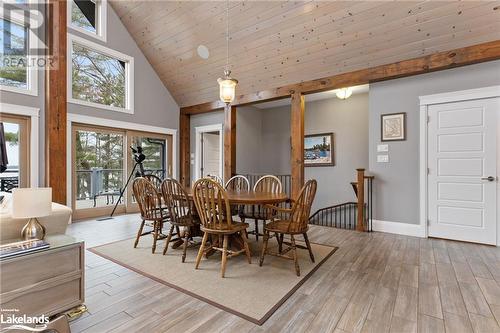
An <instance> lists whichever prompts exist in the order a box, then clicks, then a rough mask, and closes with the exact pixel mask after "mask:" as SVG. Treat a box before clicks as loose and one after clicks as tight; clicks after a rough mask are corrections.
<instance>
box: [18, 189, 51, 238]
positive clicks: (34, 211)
mask: <svg viewBox="0 0 500 333" xmlns="http://www.w3.org/2000/svg"><path fill="white" fill-rule="evenodd" d="M51 212H52V188H50V187H40V188H16V189H14V190H12V217H13V218H28V219H29V220H28V223H26V225H25V226H24V227H23V229H22V231H21V238H22V239H23V240H28V239H35V238H37V239H43V237H45V228H44V226H43V225H41V224H40V222H38V220H37V217H43V216H48V215H50V213H51Z"/></svg>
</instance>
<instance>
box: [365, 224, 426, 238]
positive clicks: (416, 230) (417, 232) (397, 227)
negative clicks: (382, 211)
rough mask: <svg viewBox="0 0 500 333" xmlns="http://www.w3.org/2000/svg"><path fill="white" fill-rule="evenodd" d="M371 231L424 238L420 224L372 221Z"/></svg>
mask: <svg viewBox="0 0 500 333" xmlns="http://www.w3.org/2000/svg"><path fill="white" fill-rule="evenodd" d="M373 231H380V232H387V233H390V234H398V235H406V236H414V237H422V238H425V237H426V236H425V228H424V227H423V226H421V225H420V224H409V223H401V222H392V221H381V220H373Z"/></svg>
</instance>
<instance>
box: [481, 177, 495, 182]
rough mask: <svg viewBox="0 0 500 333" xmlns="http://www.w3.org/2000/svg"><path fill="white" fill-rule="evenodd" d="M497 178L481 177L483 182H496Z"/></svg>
mask: <svg viewBox="0 0 500 333" xmlns="http://www.w3.org/2000/svg"><path fill="white" fill-rule="evenodd" d="M495 179H496V177H493V176H489V177H481V180H487V181H489V182H493V181H495Z"/></svg>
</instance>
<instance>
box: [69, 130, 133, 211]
mask: <svg viewBox="0 0 500 333" xmlns="http://www.w3.org/2000/svg"><path fill="white" fill-rule="evenodd" d="M73 143H74V144H73V148H74V151H73V158H74V163H73V186H72V188H73V207H74V217H75V219H81V218H90V217H95V216H103V215H107V214H110V213H111V210H112V208H113V207H114V205H115V203H116V201H117V200H118V199H119V195H120V191H121V189H122V188H123V185H124V174H125V158H124V157H125V154H124V152H125V132H124V131H119V130H113V129H108V128H98V127H86V126H74V127H73ZM124 211H125V205H124V201H123V200H121V201H120V203H119V205H118V208H117V213H123V212H124Z"/></svg>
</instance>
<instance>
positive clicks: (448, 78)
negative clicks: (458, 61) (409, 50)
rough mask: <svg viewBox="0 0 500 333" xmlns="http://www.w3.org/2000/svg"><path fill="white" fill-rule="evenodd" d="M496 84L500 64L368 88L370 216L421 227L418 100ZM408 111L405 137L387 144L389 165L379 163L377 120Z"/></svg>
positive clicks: (494, 63) (474, 66) (455, 69)
mask: <svg viewBox="0 0 500 333" xmlns="http://www.w3.org/2000/svg"><path fill="white" fill-rule="evenodd" d="M499 84H500V61H491V62H485V63H481V64H475V65H470V66H465V67H459V68H454V69H449V70H444V71H439V72H434V73H428V74H422V75H417V76H411V77H408V78H402V79H396V80H390V81H385V82H379V83H373V84H370V102H369V108H370V126H369V131H370V134H369V135H370V151H369V155H370V162H369V164H370V168H369V169H370V173H372V174H374V175H375V181H374V200H375V202H374V218H375V219H377V220H382V221H389V222H402V223H409V224H418V223H419V191H420V189H419V139H420V138H419V96H424V95H431V94H438V93H444V92H453V91H459V90H466V89H474V88H481V87H487V86H493V85H499ZM399 112H406V115H407V139H406V140H405V141H399V142H392V143H388V145H389V152H388V155H389V163H377V145H378V144H380V143H381V140H380V116H381V115H382V114H386V113H399Z"/></svg>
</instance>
